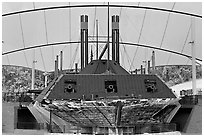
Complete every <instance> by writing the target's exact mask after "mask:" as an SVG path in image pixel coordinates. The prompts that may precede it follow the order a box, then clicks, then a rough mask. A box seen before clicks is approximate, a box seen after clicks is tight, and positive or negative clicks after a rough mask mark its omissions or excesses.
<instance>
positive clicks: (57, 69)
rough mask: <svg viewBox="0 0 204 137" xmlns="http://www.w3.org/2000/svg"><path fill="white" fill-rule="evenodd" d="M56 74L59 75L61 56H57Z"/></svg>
mask: <svg viewBox="0 0 204 137" xmlns="http://www.w3.org/2000/svg"><path fill="white" fill-rule="evenodd" d="M56 76H57V77H58V76H59V57H58V55H57V56H56Z"/></svg>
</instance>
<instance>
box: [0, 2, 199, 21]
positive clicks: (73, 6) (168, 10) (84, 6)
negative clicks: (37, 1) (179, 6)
mask: <svg viewBox="0 0 204 137" xmlns="http://www.w3.org/2000/svg"><path fill="white" fill-rule="evenodd" d="M107 6H108V5H99V4H98V5H72V6H71V5H70V6H56V7H47V8H39V9H32V10H23V11H17V12H11V13H6V14H3V15H2V16H3V17H6V16H11V15H15V14H20V13H28V12H34V11H43V10H52V9H64V8H82V7H83V8H86V7H107ZM109 7H119V8H122V7H124V8H138V9H148V10H157V11H163V12H172V13H177V14H182V15H187V16H193V17H197V18H202V16H201V15H197V14H192V13H188V12H182V11H176V10H171V9H164V8H155V7H149V6H133V5H109Z"/></svg>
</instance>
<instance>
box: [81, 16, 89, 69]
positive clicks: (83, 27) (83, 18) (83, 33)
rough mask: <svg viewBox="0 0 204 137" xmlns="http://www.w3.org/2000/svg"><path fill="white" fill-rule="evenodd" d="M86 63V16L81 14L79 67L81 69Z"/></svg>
mask: <svg viewBox="0 0 204 137" xmlns="http://www.w3.org/2000/svg"><path fill="white" fill-rule="evenodd" d="M84 52H85V53H84ZM84 61H85V62H84ZM84 63H85V64H84ZM87 64H88V16H87V15H81V69H83V68H84V66H86V65H87Z"/></svg>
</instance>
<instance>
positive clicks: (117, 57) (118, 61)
mask: <svg viewBox="0 0 204 137" xmlns="http://www.w3.org/2000/svg"><path fill="white" fill-rule="evenodd" d="M116 22H117V23H116V27H117V29H116V31H115V33H116V62H117V63H118V64H120V51H119V50H120V48H119V16H118V15H116Z"/></svg>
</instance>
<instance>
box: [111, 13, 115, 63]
mask: <svg viewBox="0 0 204 137" xmlns="http://www.w3.org/2000/svg"><path fill="white" fill-rule="evenodd" d="M115 20H116V18H115V15H113V16H112V60H114V61H115V29H116V28H115V26H116V23H115Z"/></svg>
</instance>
